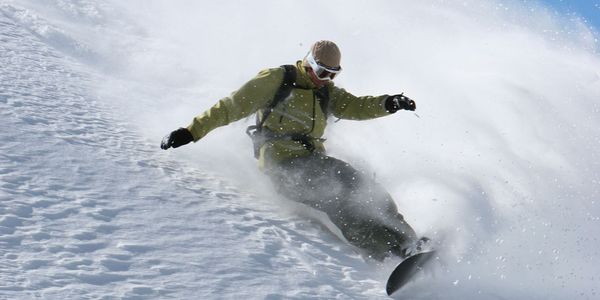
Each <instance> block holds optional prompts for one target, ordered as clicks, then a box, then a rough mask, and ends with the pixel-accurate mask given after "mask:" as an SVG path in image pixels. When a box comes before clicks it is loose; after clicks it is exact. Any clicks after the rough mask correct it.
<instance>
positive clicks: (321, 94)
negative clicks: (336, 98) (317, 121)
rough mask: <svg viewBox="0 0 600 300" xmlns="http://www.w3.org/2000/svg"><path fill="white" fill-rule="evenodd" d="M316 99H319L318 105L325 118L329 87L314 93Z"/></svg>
mask: <svg viewBox="0 0 600 300" xmlns="http://www.w3.org/2000/svg"><path fill="white" fill-rule="evenodd" d="M315 93H316V95H317V98H318V99H319V105H320V106H321V110H322V111H323V113H324V114H325V118H327V116H328V115H329V87H328V86H327V85H325V86H323V87H322V88H320V89H318V90H317V91H316V92H315Z"/></svg>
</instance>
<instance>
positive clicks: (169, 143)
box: [160, 128, 194, 150]
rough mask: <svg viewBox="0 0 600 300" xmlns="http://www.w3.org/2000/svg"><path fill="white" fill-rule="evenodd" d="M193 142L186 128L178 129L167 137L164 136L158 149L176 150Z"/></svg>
mask: <svg viewBox="0 0 600 300" xmlns="http://www.w3.org/2000/svg"><path fill="white" fill-rule="evenodd" d="M193 140H194V137H193V136H192V133H191V132H190V131H189V130H187V129H186V128H179V129H177V130H175V131H173V132H171V133H170V134H168V135H167V136H165V137H164V138H163V140H162V142H161V143H160V148H162V149H163V150H167V149H169V148H171V147H173V148H177V147H179V146H183V145H185V144H187V143H189V142H191V141H193Z"/></svg>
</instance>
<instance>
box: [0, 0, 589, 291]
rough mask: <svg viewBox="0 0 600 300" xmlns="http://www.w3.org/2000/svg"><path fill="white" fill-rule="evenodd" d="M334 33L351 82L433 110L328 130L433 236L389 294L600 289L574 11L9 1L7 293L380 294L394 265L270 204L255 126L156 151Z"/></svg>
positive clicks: (333, 144) (580, 35)
mask: <svg viewBox="0 0 600 300" xmlns="http://www.w3.org/2000/svg"><path fill="white" fill-rule="evenodd" d="M324 2H326V3H324ZM319 39H331V40H334V41H336V42H337V43H338V44H339V45H340V47H341V49H342V52H343V59H342V64H343V67H344V72H343V73H342V74H341V76H339V79H338V80H336V81H337V84H338V85H339V86H342V87H344V88H346V89H348V90H349V91H350V92H352V93H354V94H357V95H367V94H374V95H378V94H384V93H389V94H393V93H400V92H405V93H406V94H407V95H409V96H410V97H412V98H414V99H415V100H416V101H417V106H418V110H417V111H416V113H417V114H413V113H411V112H399V113H397V114H395V115H393V116H390V117H387V118H382V119H377V120H371V121H365V122H355V121H344V120H342V121H340V122H337V123H333V122H332V123H331V126H330V128H328V131H327V135H326V137H327V138H328V141H327V145H328V147H329V151H330V154H331V155H333V156H336V157H339V158H342V159H344V160H347V161H349V162H351V163H352V164H353V165H355V166H357V167H361V168H364V169H366V170H368V171H369V172H372V173H374V175H375V176H377V178H378V180H379V181H380V182H381V183H382V184H383V185H384V186H386V187H387V188H388V189H389V191H390V193H391V194H392V195H393V196H394V198H395V199H396V202H397V204H398V206H399V208H400V210H401V212H402V213H403V214H404V215H405V217H406V219H407V220H408V221H409V222H410V223H411V224H412V225H413V226H414V227H415V229H416V230H417V231H418V233H419V234H421V235H426V236H429V237H431V238H433V239H434V240H435V241H437V243H438V247H439V248H440V253H441V254H440V257H439V260H438V261H437V262H436V267H435V269H434V270H433V271H432V272H430V273H428V274H425V275H423V276H422V277H420V278H417V279H416V280H415V281H414V282H412V283H410V284H409V285H408V286H407V287H406V288H405V289H403V290H402V292H401V293H399V294H397V295H396V298H397V299H599V298H600V291H599V290H598V286H600V284H599V281H600V272H599V271H598V270H599V268H598V266H599V265H600V255H599V251H600V250H599V249H600V241H599V238H598V235H599V232H600V230H599V229H598V228H600V204H599V203H598V202H599V200H600V199H599V195H600V107H599V106H600V104H599V101H600V57H599V56H598V40H597V36H596V35H595V33H594V32H593V31H592V30H591V29H590V28H587V27H586V25H585V24H584V23H583V22H581V21H580V20H577V19H567V18H563V17H561V16H557V15H556V14H553V13H552V12H551V11H549V10H547V9H545V8H544V7H542V6H539V5H538V4H536V3H535V2H532V1H469V0H467V1H434V0H430V1H383V0H380V1H379V0H378V1H341V0H335V1H275V0H269V1H267V0H265V1H262V0H261V1H184V0H182V1H157V0H150V1H141V0H132V1H116V0H114V1H113V0H71V1H69V0H48V1H39V0H38V1H34V0H15V1H7V0H2V1H0V126H1V128H2V130H1V131H0V299H241V298H247V299H386V298H388V297H387V296H386V295H385V292H384V286H385V280H386V278H387V276H388V274H389V272H390V271H391V270H392V269H393V267H394V265H395V264H396V263H397V262H398V261H397V260H395V259H388V260H386V261H384V262H383V263H378V262H375V261H372V260H370V259H368V258H365V257H363V256H362V255H361V253H360V252H359V251H358V250H357V249H355V248H353V247H352V246H349V245H348V244H347V243H345V242H344V241H342V240H340V239H339V238H338V235H336V234H335V233H332V232H331V230H333V231H335V229H332V228H331V227H328V226H327V224H325V225H323V224H321V222H319V221H318V220H319V219H320V220H322V219H323V218H322V216H319V215H318V214H316V213H315V212H311V211H307V210H305V209H304V208H302V207H300V206H298V205H294V204H293V203H290V202H289V201H287V200H285V199H284V198H283V197H281V196H278V195H277V194H276V193H275V192H274V191H273V190H272V188H271V187H270V185H269V184H268V182H267V180H266V179H265V178H264V177H263V176H262V175H261V174H260V172H259V171H258V170H257V168H256V162H255V161H254V159H253V158H252V150H251V143H250V141H249V140H248V139H247V137H246V136H245V134H244V129H245V126H247V125H248V124H250V123H251V122H252V120H253V119H252V118H249V119H248V120H242V121H240V122H237V123H234V124H232V125H230V126H227V127H224V128H219V129H217V130H215V131H214V132H212V133H210V134H209V135H208V136H207V137H206V138H204V139H202V140H201V141H199V142H198V143H195V144H191V145H187V146H185V147H182V148H179V149H174V150H169V151H162V150H160V149H159V147H158V145H159V142H160V140H161V138H162V136H163V135H165V134H166V133H168V132H170V131H171V130H173V129H176V128H178V127H181V126H186V125H187V124H188V123H189V122H190V121H191V119H192V118H193V117H194V116H195V115H197V114H199V113H201V112H202V111H203V110H204V109H206V108H208V107H210V106H211V105H212V104H214V103H215V102H216V101H217V100H218V99H219V98H220V97H223V96H225V95H227V94H228V93H230V92H231V91H233V90H235V89H236V88H237V87H239V86H240V85H241V84H243V83H244V82H245V81H246V80H248V79H249V78H251V77H252V76H254V74H256V72H258V71H259V70H260V69H262V68H267V67H275V66H279V65H282V64H286V63H293V62H294V61H295V60H297V59H301V58H302V57H303V56H304V54H305V53H306V52H307V49H308V47H309V46H310V44H311V43H312V42H314V41H316V40H319ZM328 229H329V230H328Z"/></svg>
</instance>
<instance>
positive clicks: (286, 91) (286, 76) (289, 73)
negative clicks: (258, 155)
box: [256, 65, 296, 131]
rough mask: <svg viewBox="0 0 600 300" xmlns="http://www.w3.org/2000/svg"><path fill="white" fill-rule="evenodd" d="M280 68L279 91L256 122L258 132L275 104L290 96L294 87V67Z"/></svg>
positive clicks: (285, 66) (284, 66)
mask: <svg viewBox="0 0 600 300" xmlns="http://www.w3.org/2000/svg"><path fill="white" fill-rule="evenodd" d="M281 67H282V68H283V69H284V73H283V80H282V82H281V85H280V86H279V89H277V92H275V96H274V97H273V100H271V103H269V106H267V107H266V109H265V112H264V114H263V116H262V118H260V121H258V120H257V121H258V122H257V124H256V129H257V130H258V131H260V130H261V129H262V127H263V124H264V123H265V121H266V120H267V118H268V117H269V115H270V114H271V112H273V109H274V108H275V106H277V104H279V103H280V102H281V101H283V99H285V98H287V96H289V95H290V93H291V92H292V89H293V88H294V86H295V85H296V67H295V66H294V65H283V66H281Z"/></svg>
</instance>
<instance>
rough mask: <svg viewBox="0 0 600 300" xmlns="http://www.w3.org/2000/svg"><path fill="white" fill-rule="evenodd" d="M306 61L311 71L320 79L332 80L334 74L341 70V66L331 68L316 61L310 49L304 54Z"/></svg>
mask: <svg viewBox="0 0 600 300" xmlns="http://www.w3.org/2000/svg"><path fill="white" fill-rule="evenodd" d="M306 61H307V62H308V65H309V66H310V67H311V69H312V70H313V72H315V75H316V76H317V78H319V79H320V80H326V81H329V80H333V78H335V76H336V75H337V74H338V73H340V72H341V71H342V67H337V68H332V67H328V66H325V65H323V64H320V63H318V62H317V61H316V60H315V57H314V56H313V54H312V51H309V52H308V54H307V55H306Z"/></svg>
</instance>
